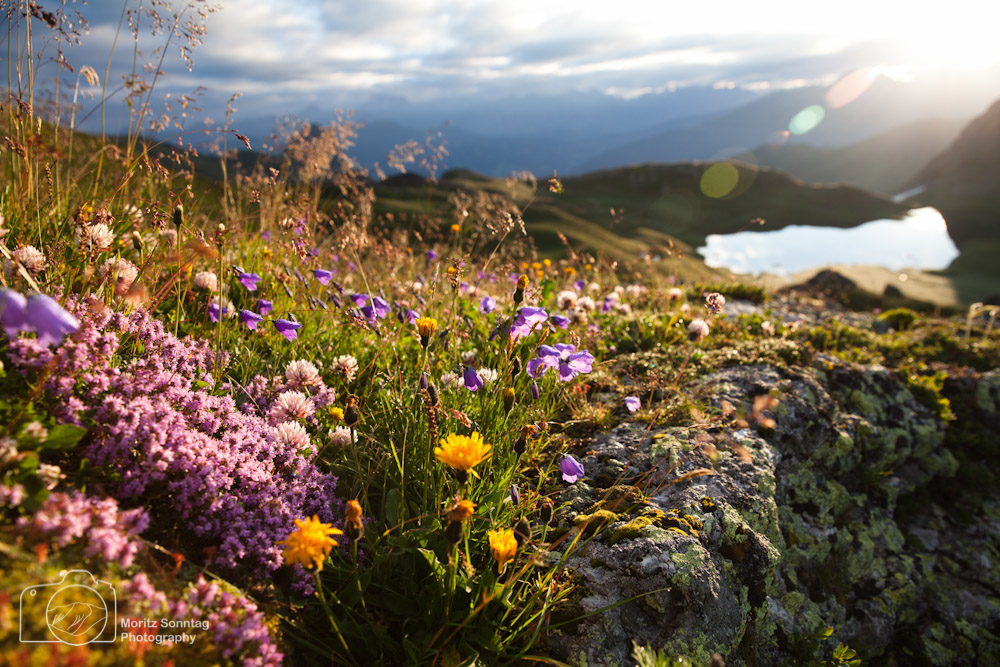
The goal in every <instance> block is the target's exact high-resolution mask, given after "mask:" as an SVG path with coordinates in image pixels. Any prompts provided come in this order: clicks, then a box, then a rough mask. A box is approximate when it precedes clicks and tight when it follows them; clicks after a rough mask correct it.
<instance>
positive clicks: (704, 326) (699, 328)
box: [688, 318, 709, 340]
mask: <svg viewBox="0 0 1000 667" xmlns="http://www.w3.org/2000/svg"><path fill="white" fill-rule="evenodd" d="M708 331H709V327H708V322H706V321H705V320H703V319H700V318H699V319H697V320H692V322H691V324H689V325H688V338H690V339H691V340H701V339H702V338H704V337H705V336H707V335H708Z"/></svg>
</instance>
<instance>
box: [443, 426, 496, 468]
mask: <svg viewBox="0 0 1000 667" xmlns="http://www.w3.org/2000/svg"><path fill="white" fill-rule="evenodd" d="M491 449H492V447H490V445H488V444H486V443H485V442H483V436H481V435H479V433H478V432H475V431H473V433H472V435H459V434H457V433H452V434H451V435H449V436H448V437H447V438H441V446H440V447H435V448H434V457H435V458H436V459H437V460H438V461H440V462H441V463H443V464H445V465H446V466H449V467H451V468H458V469H459V470H464V471H466V472H469V471H472V469H473V468H474V467H475V466H477V465H479V464H480V463H482V462H483V461H485V460H486V459H488V458H489V457H490V453H491V452H490V450H491ZM472 474H473V475H475V474H476V473H475V471H472ZM477 477H478V475H477Z"/></svg>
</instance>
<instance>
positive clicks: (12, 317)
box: [0, 288, 28, 338]
mask: <svg viewBox="0 0 1000 667" xmlns="http://www.w3.org/2000/svg"><path fill="white" fill-rule="evenodd" d="M27 308H28V300H27V299H25V298H24V296H23V295H22V294H19V293H18V292H15V291H14V290H11V289H2V288H0V325H2V326H3V330H4V331H5V332H6V333H7V335H8V336H9V337H10V338H13V337H14V336H16V335H17V332H18V331H22V330H24V328H25V325H26V324H27V322H28V313H27Z"/></svg>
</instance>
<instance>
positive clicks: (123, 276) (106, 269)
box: [97, 257, 139, 294]
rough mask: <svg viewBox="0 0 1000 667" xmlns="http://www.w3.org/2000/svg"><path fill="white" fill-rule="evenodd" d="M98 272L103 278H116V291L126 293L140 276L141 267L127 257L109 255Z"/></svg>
mask: <svg viewBox="0 0 1000 667" xmlns="http://www.w3.org/2000/svg"><path fill="white" fill-rule="evenodd" d="M97 273H98V274H99V275H100V276H101V280H109V279H110V278H114V281H115V284H114V287H115V293H116V294H124V293H125V292H127V291H128V290H129V288H130V287H132V283H133V282H135V279H136V278H137V277H138V276H139V267H137V266H136V265H135V264H133V263H132V262H130V261H128V260H127V259H122V258H121V257H109V258H108V259H107V260H105V261H104V264H102V265H101V268H100V269H98V271H97Z"/></svg>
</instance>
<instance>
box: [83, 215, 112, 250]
mask: <svg viewBox="0 0 1000 667" xmlns="http://www.w3.org/2000/svg"><path fill="white" fill-rule="evenodd" d="M76 240H77V243H79V244H80V247H81V248H83V249H84V250H93V251H100V252H103V251H106V250H111V246H113V245H114V243H115V235H114V233H113V232H112V231H111V228H110V227H108V226H107V225H106V224H104V223H103V222H98V223H97V224H95V225H83V226H82V227H77V228H76Z"/></svg>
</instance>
